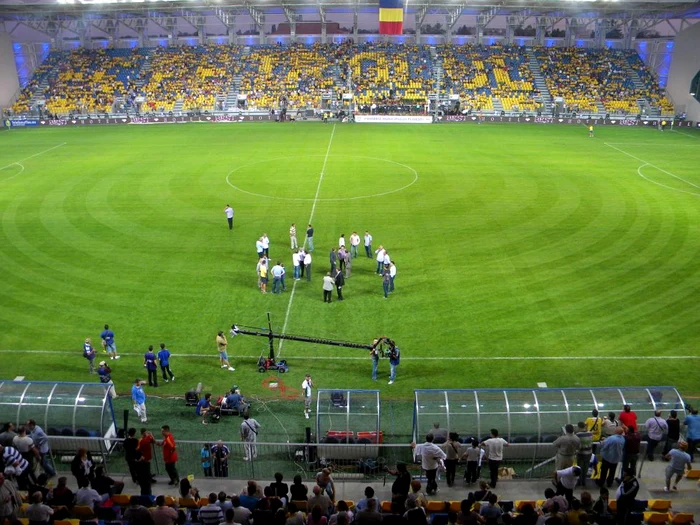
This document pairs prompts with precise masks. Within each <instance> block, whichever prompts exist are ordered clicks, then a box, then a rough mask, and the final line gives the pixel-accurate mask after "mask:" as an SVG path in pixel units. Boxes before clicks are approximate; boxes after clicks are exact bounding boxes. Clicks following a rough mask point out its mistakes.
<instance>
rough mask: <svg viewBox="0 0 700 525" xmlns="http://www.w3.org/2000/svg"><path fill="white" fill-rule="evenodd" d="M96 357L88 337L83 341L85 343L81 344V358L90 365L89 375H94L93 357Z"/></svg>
mask: <svg viewBox="0 0 700 525" xmlns="http://www.w3.org/2000/svg"><path fill="white" fill-rule="evenodd" d="M96 355H97V352H95V349H94V348H93V347H92V340H91V339H90V338H89V337H88V338H87V339H85V343H83V357H84V358H85V359H87V360H88V363H89V364H90V373H91V374H94V373H95V356H96Z"/></svg>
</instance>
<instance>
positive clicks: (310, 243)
mask: <svg viewBox="0 0 700 525" xmlns="http://www.w3.org/2000/svg"><path fill="white" fill-rule="evenodd" d="M304 247H305V249H306V252H307V253H310V252H312V251H314V227H313V226H311V225H310V224H309V227H308V228H307V229H306V242H305V243H304Z"/></svg>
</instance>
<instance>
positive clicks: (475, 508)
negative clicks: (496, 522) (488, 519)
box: [472, 501, 481, 512]
mask: <svg viewBox="0 0 700 525" xmlns="http://www.w3.org/2000/svg"><path fill="white" fill-rule="evenodd" d="M472 510H473V511H474V512H479V511H480V510H481V502H480V501H475V502H474V505H472Z"/></svg>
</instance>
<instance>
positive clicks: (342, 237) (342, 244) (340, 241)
mask: <svg viewBox="0 0 700 525" xmlns="http://www.w3.org/2000/svg"><path fill="white" fill-rule="evenodd" d="M338 248H345V234H344V233H341V234H340V239H338Z"/></svg>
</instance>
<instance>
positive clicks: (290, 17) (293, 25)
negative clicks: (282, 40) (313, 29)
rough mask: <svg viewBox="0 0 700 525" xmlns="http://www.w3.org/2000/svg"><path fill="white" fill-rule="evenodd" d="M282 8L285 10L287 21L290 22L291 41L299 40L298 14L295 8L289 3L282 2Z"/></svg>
mask: <svg viewBox="0 0 700 525" xmlns="http://www.w3.org/2000/svg"><path fill="white" fill-rule="evenodd" d="M282 10H283V11H284V16H285V17H287V22H289V40H290V41H291V42H296V41H297V18H296V17H297V15H296V12H295V11H294V9H293V8H292V7H290V6H288V5H287V4H282Z"/></svg>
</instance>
